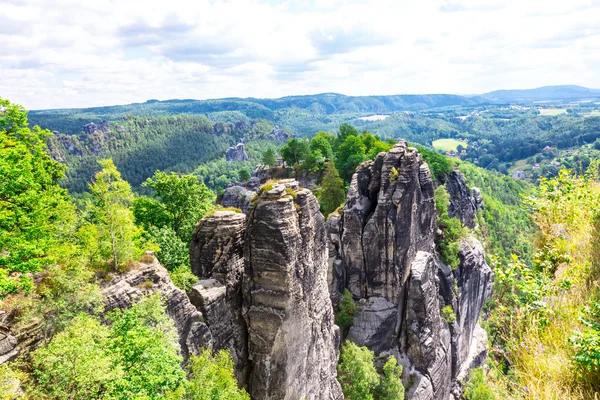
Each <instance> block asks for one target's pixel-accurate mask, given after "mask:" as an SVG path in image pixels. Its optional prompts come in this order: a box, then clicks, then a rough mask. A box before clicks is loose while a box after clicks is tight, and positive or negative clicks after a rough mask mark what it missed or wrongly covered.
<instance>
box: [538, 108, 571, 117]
mask: <svg viewBox="0 0 600 400" xmlns="http://www.w3.org/2000/svg"><path fill="white" fill-rule="evenodd" d="M538 110H539V111H540V115H550V116H554V115H559V114H566V113H567V110H566V109H564V108H539V109H538Z"/></svg>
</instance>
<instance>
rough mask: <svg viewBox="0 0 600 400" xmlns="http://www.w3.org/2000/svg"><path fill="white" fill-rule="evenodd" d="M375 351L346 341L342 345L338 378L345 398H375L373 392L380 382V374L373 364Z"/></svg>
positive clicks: (366, 399)
mask: <svg viewBox="0 0 600 400" xmlns="http://www.w3.org/2000/svg"><path fill="white" fill-rule="evenodd" d="M373 357H374V356H373V352H372V351H370V350H369V349H367V348H366V347H358V346H357V345H355V344H354V343H352V342H350V341H346V343H345V344H344V347H342V354H341V355H340V364H339V365H338V380H339V382H340V384H341V385H342V390H343V392H344V398H346V399H348V400H373V398H374V397H373V392H374V391H375V389H376V388H377V385H378V383H379V375H378V374H377V371H376V370H375V366H374V365H373Z"/></svg>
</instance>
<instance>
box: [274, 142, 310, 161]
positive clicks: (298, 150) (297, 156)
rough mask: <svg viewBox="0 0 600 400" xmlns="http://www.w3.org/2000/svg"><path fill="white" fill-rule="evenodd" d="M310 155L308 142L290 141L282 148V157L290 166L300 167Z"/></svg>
mask: <svg viewBox="0 0 600 400" xmlns="http://www.w3.org/2000/svg"><path fill="white" fill-rule="evenodd" d="M309 155H310V149H309V145H308V142H307V141H306V140H302V139H289V140H288V141H287V142H286V144H285V146H283V147H282V148H281V157H282V158H283V161H285V162H286V163H287V164H288V165H291V166H294V167H298V166H299V165H300V164H301V163H303V162H304V161H305V160H306V159H308V157H309Z"/></svg>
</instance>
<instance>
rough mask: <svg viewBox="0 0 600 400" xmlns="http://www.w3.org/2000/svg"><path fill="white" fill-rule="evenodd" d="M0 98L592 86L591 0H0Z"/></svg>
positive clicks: (39, 100)
mask: <svg viewBox="0 0 600 400" xmlns="http://www.w3.org/2000/svg"><path fill="white" fill-rule="evenodd" d="M0 10H1V13H2V17H1V19H0V50H1V51H0V97H4V98H8V99H10V100H12V101H14V102H18V103H21V104H23V105H25V106H26V107H27V108H29V109H38V108H59V107H87V106H99V105H111V104H125V103H131V102H142V101H145V100H147V99H161V100H163V99H172V98H196V99H206V98H219V97H249V96H251V97H279V96H286V95H293V94H314V93H322V92H338V93H344V94H349V95H368V94H400V93H458V94H466V93H482V92H486V91H490V90H495V89H511V88H531V87H537V86H543V85H554V84H578V85H582V86H588V87H594V88H600V74H599V73H598V71H599V70H600V22H599V21H600V1H599V0H569V1H564V0H561V1H555V0H504V1H499V0H457V1H446V0H440V1H436V0H414V1H413V0H371V1H342V0H321V1H312V0H307V1H283V0H277V1H275V0H271V1H255V0H230V1H210V0H195V1H183V0H168V1H165V0H144V1H138V0H127V1H124V0H114V1H113V0H95V1H81V0H0Z"/></svg>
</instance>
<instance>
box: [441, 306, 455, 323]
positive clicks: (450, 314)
mask: <svg viewBox="0 0 600 400" xmlns="http://www.w3.org/2000/svg"><path fill="white" fill-rule="evenodd" d="M441 314H442V318H443V319H444V321H445V322H446V323H447V324H451V323H453V322H454V321H456V314H455V313H454V309H453V308H452V306H451V305H450V304H448V305H447V306H444V307H443V308H442V310H441Z"/></svg>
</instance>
